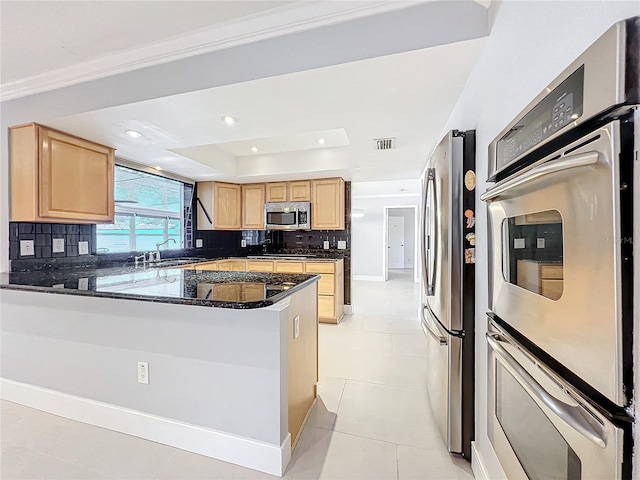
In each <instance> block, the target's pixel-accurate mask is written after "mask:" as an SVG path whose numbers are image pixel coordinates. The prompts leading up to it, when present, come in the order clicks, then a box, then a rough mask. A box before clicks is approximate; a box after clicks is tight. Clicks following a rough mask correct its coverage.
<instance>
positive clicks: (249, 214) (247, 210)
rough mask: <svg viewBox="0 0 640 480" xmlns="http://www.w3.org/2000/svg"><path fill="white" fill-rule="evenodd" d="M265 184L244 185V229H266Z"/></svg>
mask: <svg viewBox="0 0 640 480" xmlns="http://www.w3.org/2000/svg"><path fill="white" fill-rule="evenodd" d="M264 201H265V191H264V183H254V184H251V185H242V228H243V229H245V228H246V229H250V230H263V229H264Z"/></svg>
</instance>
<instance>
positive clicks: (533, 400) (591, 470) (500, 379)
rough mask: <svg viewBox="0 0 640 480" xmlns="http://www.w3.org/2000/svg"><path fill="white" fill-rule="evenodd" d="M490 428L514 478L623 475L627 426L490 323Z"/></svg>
mask: <svg viewBox="0 0 640 480" xmlns="http://www.w3.org/2000/svg"><path fill="white" fill-rule="evenodd" d="M487 341H488V344H489V365H490V369H489V382H490V383H489V403H488V408H489V416H488V433H489V438H490V440H491V443H492V445H493V447H494V450H495V452H496V454H497V456H498V458H499V460H500V463H501V464H502V467H503V469H504V471H505V473H506V474H507V478H509V479H513V480H520V479H531V480H548V479H554V480H579V479H589V480H599V479H601V480H614V479H620V478H621V476H622V461H623V444H622V442H623V437H624V435H623V433H624V432H623V430H622V429H620V428H617V427H616V426H615V425H613V424H612V423H610V422H609V421H608V420H607V419H606V418H604V417H603V416H602V415H600V414H599V413H598V412H596V411H594V410H593V409H592V408H591V407H590V406H587V403H586V402H585V401H584V399H582V397H581V396H579V395H578V394H577V393H576V392H575V391H574V390H573V389H572V388H571V387H569V386H568V385H567V384H565V383H564V382H562V381H561V380H560V379H559V378H558V377H557V376H555V375H554V374H553V373H551V372H550V371H549V370H547V369H546V368H545V367H544V366H542V365H540V364H538V363H537V362H536V361H535V358H534V357H532V356H531V355H530V354H529V353H528V352H526V351H524V350H523V349H522V348H521V347H520V346H518V345H516V343H515V342H514V341H513V339H511V338H510V337H509V336H508V335H506V334H504V332H500V331H498V330H497V329H495V328H492V327H490V328H489V333H487Z"/></svg>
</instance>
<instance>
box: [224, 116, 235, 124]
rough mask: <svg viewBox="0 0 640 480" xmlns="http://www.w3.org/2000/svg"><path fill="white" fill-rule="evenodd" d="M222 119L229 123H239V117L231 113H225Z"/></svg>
mask: <svg viewBox="0 0 640 480" xmlns="http://www.w3.org/2000/svg"><path fill="white" fill-rule="evenodd" d="M222 121H223V122H224V123H226V124H227V125H234V124H236V123H238V119H237V118H236V117H232V116H231V115H224V116H223V117H222Z"/></svg>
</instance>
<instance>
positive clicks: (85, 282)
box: [78, 277, 89, 290]
mask: <svg viewBox="0 0 640 480" xmlns="http://www.w3.org/2000/svg"><path fill="white" fill-rule="evenodd" d="M78 290H89V279H88V278H87V277H83V278H79V279H78Z"/></svg>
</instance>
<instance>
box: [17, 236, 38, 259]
mask: <svg viewBox="0 0 640 480" xmlns="http://www.w3.org/2000/svg"><path fill="white" fill-rule="evenodd" d="M30 255H35V251H34V249H33V240H20V256H21V257H28V256H30Z"/></svg>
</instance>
